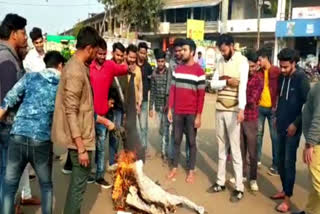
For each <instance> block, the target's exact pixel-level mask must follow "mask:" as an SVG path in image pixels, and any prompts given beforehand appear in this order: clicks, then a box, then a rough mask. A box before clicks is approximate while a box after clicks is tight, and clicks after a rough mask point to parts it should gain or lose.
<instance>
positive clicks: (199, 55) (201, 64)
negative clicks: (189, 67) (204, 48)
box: [197, 51, 206, 70]
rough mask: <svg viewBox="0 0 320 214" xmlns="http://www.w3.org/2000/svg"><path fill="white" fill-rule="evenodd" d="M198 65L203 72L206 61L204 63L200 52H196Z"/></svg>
mask: <svg viewBox="0 0 320 214" xmlns="http://www.w3.org/2000/svg"><path fill="white" fill-rule="evenodd" d="M197 62H198V64H199V65H200V66H201V68H202V69H203V70H204V69H206V61H205V59H204V58H203V56H202V52H201V51H199V52H198V61H197Z"/></svg>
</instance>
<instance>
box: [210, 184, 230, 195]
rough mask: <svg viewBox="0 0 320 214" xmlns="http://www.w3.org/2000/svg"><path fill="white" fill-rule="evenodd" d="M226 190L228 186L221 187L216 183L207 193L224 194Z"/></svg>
mask: <svg viewBox="0 0 320 214" xmlns="http://www.w3.org/2000/svg"><path fill="white" fill-rule="evenodd" d="M225 189H226V186H220V185H219V184H217V183H215V184H214V185H212V186H211V187H209V189H207V193H218V192H222V191H224V190H225Z"/></svg>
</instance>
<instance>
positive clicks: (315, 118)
mask: <svg viewBox="0 0 320 214" xmlns="http://www.w3.org/2000/svg"><path fill="white" fill-rule="evenodd" d="M313 92H315V91H313ZM310 95H311V94H310ZM312 95H313V96H310V98H313V100H312V106H311V108H312V109H313V112H311V114H312V115H311V118H312V120H311V121H310V126H309V130H308V132H307V133H305V134H306V142H307V143H310V144H312V145H317V144H319V143H320V131H319V127H320V93H313V94H312ZM308 102H311V99H310V100H309V101H308ZM309 104H310V103H309Z"/></svg>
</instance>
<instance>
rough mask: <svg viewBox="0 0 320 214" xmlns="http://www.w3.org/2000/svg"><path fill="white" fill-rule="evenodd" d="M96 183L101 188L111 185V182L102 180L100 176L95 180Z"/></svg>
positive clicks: (107, 187)
mask: <svg viewBox="0 0 320 214" xmlns="http://www.w3.org/2000/svg"><path fill="white" fill-rule="evenodd" d="M96 184H97V185H100V186H101V187H102V188H104V189H109V188H111V187H112V185H111V184H109V183H108V182H107V181H106V180H104V179H103V178H100V179H98V180H96Z"/></svg>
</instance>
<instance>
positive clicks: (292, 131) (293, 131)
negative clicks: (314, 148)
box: [287, 123, 297, 137]
mask: <svg viewBox="0 0 320 214" xmlns="http://www.w3.org/2000/svg"><path fill="white" fill-rule="evenodd" d="M296 131H297V127H296V126H295V125H294V124H293V123H291V124H290V126H289V127H288V129H287V136H288V137H293V136H294V135H295V134H296Z"/></svg>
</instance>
